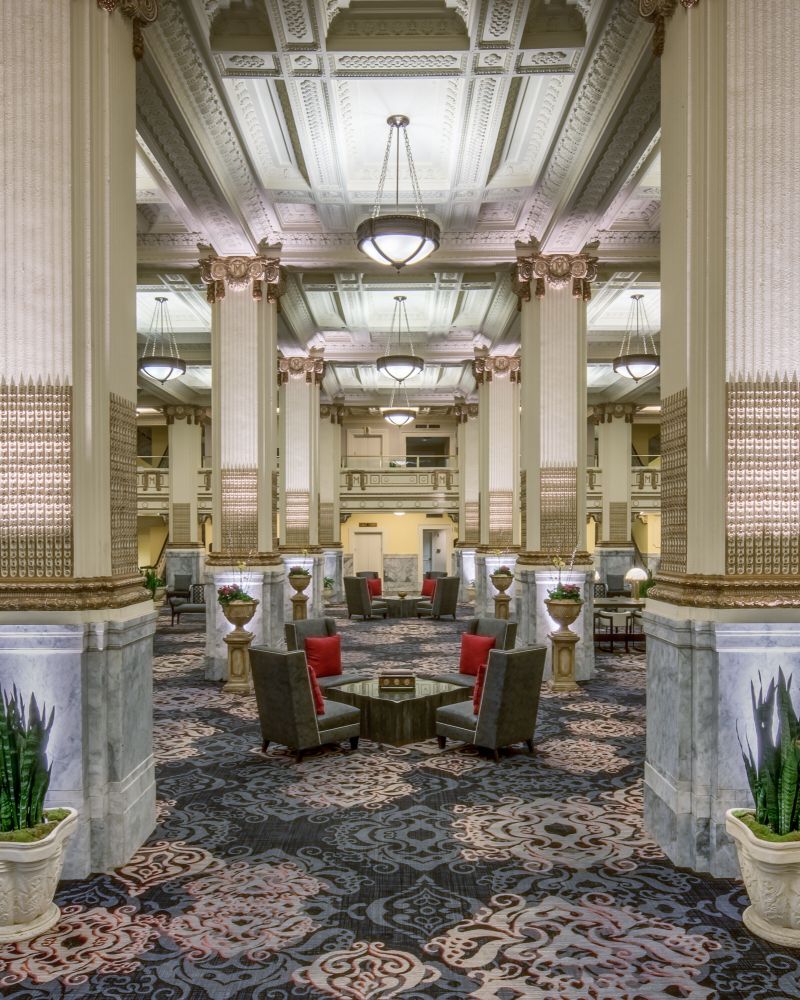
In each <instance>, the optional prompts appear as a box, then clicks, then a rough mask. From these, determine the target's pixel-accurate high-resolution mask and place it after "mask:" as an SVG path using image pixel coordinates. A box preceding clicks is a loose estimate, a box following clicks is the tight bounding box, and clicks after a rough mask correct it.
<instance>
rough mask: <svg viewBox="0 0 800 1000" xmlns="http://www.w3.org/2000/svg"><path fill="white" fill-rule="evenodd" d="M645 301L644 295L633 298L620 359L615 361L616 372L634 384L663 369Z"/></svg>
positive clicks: (633, 296)
mask: <svg viewBox="0 0 800 1000" xmlns="http://www.w3.org/2000/svg"><path fill="white" fill-rule="evenodd" d="M643 299H644V296H643V295H632V296H631V311H630V313H629V315H628V325H627V327H626V329H625V336H624V338H623V340H622V347H621V348H620V352H619V357H618V358H615V359H614V371H615V372H616V373H617V374H618V375H623V376H624V377H625V378H631V379H633V381H634V382H638V381H640V379H643V378H647V377H648V376H650V375H654V374H655V373H656V372H657V371H658V369H659V368H660V367H661V360H660V358H659V356H658V351H657V350H656V343H655V340H654V339H653V333H652V330H651V329H650V324H649V323H648V321H647V312H646V310H645V307H644V301H643Z"/></svg>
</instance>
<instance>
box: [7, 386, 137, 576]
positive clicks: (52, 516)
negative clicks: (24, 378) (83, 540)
mask: <svg viewBox="0 0 800 1000" xmlns="http://www.w3.org/2000/svg"><path fill="white" fill-rule="evenodd" d="M71 418H72V388H71V387H70V386H68V385H51V384H50V383H49V382H48V383H47V384H45V385H41V384H38V385H34V383H33V382H32V381H31V382H29V383H28V384H27V385H25V384H14V383H13V382H12V383H6V382H5V381H3V382H0V579H3V578H5V579H29V580H34V579H36V580H41V579H45V580H46V579H58V578H63V577H69V576H71V575H72V473H71V464H70V456H71ZM135 501H136V494H135V492H134V503H135ZM135 531H136V526H135V523H134V537H135Z"/></svg>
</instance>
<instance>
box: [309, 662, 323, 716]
mask: <svg viewBox="0 0 800 1000" xmlns="http://www.w3.org/2000/svg"><path fill="white" fill-rule="evenodd" d="M308 679H309V681H310V682H311V697H312V698H313V699H314V711H315V712H316V713H317V715H324V714H325V705H326V702H325V699H324V698H323V697H322V691H321V689H320V686H319V684H318V683H317V675H316V674H315V673H314V671H313V670H312V669H311V664H308Z"/></svg>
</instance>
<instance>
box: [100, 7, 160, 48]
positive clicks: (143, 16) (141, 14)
mask: <svg viewBox="0 0 800 1000" xmlns="http://www.w3.org/2000/svg"><path fill="white" fill-rule="evenodd" d="M97 6H98V7H100V8H101V10H107V11H108V12H109V14H111V13H113V12H114V11H115V10H116V9H117V8H119V11H120V13H121V14H124V15H125V17H128V18H130V19H131V21H132V22H133V58H134V59H136V60H137V62H138V61H139V60H140V59H142V57H143V56H144V37H143V35H142V28H146V27H147V25H148V24H152V23H153V22H154V21H155V20H156V19H157V17H158V0H97Z"/></svg>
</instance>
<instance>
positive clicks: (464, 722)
mask: <svg viewBox="0 0 800 1000" xmlns="http://www.w3.org/2000/svg"><path fill="white" fill-rule="evenodd" d="M436 721H437V722H441V723H443V724H444V725H446V726H456V727H457V728H459V729H472V730H473V731H474V730H475V729H476V728H477V724H478V720H477V719H476V718H475V713H474V712H473V710H472V702H471V701H460V702H459V703H458V704H457V705H444V706H443V707H442V708H437V709H436Z"/></svg>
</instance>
